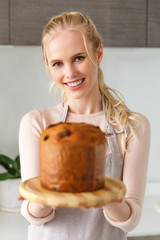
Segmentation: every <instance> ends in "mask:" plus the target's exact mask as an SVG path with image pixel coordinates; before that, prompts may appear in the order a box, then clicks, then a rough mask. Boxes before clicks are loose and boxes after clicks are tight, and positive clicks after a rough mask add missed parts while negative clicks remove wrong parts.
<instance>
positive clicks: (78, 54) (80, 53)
mask: <svg viewBox="0 0 160 240" xmlns="http://www.w3.org/2000/svg"><path fill="white" fill-rule="evenodd" d="M81 55H86V52H79V53H76V54H74V55H73V56H72V57H71V58H72V59H73V58H75V57H77V56H81ZM60 61H62V60H61V59H52V60H51V61H50V63H53V62H60Z"/></svg>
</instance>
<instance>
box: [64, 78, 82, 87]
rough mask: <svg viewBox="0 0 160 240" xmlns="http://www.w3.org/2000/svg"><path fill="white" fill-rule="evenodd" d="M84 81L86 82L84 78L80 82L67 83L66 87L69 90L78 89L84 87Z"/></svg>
mask: <svg viewBox="0 0 160 240" xmlns="http://www.w3.org/2000/svg"><path fill="white" fill-rule="evenodd" d="M84 80H85V78H82V79H79V80H76V81H72V82H68V83H65V85H67V87H68V88H69V89H78V88H80V87H81V86H82V84H83V82H84Z"/></svg>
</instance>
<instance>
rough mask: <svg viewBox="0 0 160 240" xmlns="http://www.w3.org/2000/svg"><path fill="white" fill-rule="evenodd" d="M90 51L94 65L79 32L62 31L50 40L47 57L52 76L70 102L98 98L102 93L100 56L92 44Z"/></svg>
mask: <svg viewBox="0 0 160 240" xmlns="http://www.w3.org/2000/svg"><path fill="white" fill-rule="evenodd" d="M87 50H88V52H89V56H90V57H91V59H92V60H93V61H94V63H93V62H92V61H91V59H90V57H89V56H88V54H87V52H86V49H85V46H84V41H83V37H82V34H81V33H80V31H77V30H74V31H73V30H61V31H59V32H58V33H56V34H55V35H53V36H52V37H50V39H49V40H48V43H47V47H46V55H47V61H48V67H49V70H50V73H51V75H52V77H53V79H54V81H55V82H56V83H57V84H58V85H59V86H60V87H61V89H62V90H64V91H65V93H66V94H67V98H68V99H69V100H73V99H81V98H89V97H92V98H93V99H95V97H96V96H97V94H99V88H98V79H97V75H98V64H99V63H100V60H101V57H100V56H99V54H98V53H97V52H96V53H95V52H94V51H93V48H92V45H91V44H89V43H88V44H87Z"/></svg>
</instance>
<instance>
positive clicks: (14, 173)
mask: <svg viewBox="0 0 160 240" xmlns="http://www.w3.org/2000/svg"><path fill="white" fill-rule="evenodd" d="M0 165H1V166H3V167H4V168H5V170H7V171H6V172H4V173H0V181H1V180H6V179H13V178H20V177H21V172H20V158H19V155H18V156H16V158H15V159H11V158H9V157H7V156H5V155H2V154H0Z"/></svg>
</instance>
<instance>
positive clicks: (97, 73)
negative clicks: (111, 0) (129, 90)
mask: <svg viewBox="0 0 160 240" xmlns="http://www.w3.org/2000/svg"><path fill="white" fill-rule="evenodd" d="M42 50H43V55H44V61H45V64H46V68H47V70H48V71H49V75H50V76H51V77H52V78H53V80H54V84H56V85H57V86H59V87H60V88H61V90H62V99H63V101H62V103H61V104H59V105H58V106H56V107H52V108H49V109H40V110H35V111H32V112H30V113H27V114H26V115H25V116H24V117H23V119H22V121H21V125H20V136H19V147H20V158H21V172H22V180H23V181H24V180H26V179H29V178H32V177H36V176H39V175H40V172H39V136H40V134H41V132H42V130H43V129H45V128H46V127H48V126H49V125H50V124H54V123H58V122H59V121H67V122H82V121H83V122H86V123H91V124H94V125H96V126H99V127H100V128H101V130H102V131H104V132H106V133H108V134H110V137H107V141H108V149H107V155H106V161H107V169H106V175H108V176H112V177H117V178H119V179H121V180H122V181H123V182H124V183H125V185H126V188H127V192H126V195H125V198H124V199H123V200H122V201H121V202H116V203H111V204H108V205H106V206H103V207H97V208H89V209H87V210H86V211H82V210H81V209H78V208H56V209H55V208H54V207H49V206H44V205H41V204H38V203H34V202H32V201H28V200H24V201H23V203H22V208H21V212H22V215H23V216H24V217H25V218H26V219H27V220H28V221H29V222H30V223H31V225H30V226H29V231H28V235H29V238H28V239H29V240H31V239H34V240H36V239H37V240H39V239H41V240H43V239H45V240H48V239H56V240H67V239H68V240H72V239H74V240H75V239H76V240H82V239H85V240H97V239H98V240H104V239H106V240H116V239H117V240H124V239H127V232H129V231H131V230H133V229H134V228H135V227H136V226H137V224H138V222H139V220H140V216H141V212H142V204H143V198H144V192H145V185H146V175H147V165H148V157H149V146H150V125H149V122H148V120H147V119H146V118H145V117H144V116H142V115H140V114H138V113H134V112H132V111H131V110H129V109H128V108H127V106H126V105H125V103H124V101H123V100H122V98H121V97H120V96H119V94H118V93H117V92H116V91H115V90H113V89H111V88H109V87H107V86H106V85H105V84H104V80H103V73H102V71H101V69H100V67H99V64H100V62H101V60H102V56H103V45H102V41H101V37H100V35H99V33H98V32H97V30H96V27H95V25H94V24H93V22H92V21H91V20H90V19H89V18H88V17H87V16H85V15H83V14H81V13H79V12H70V13H62V14H61V15H59V16H56V17H53V18H52V19H51V20H50V21H49V23H48V24H47V25H46V26H45V28H44V31H43V35H42Z"/></svg>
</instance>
